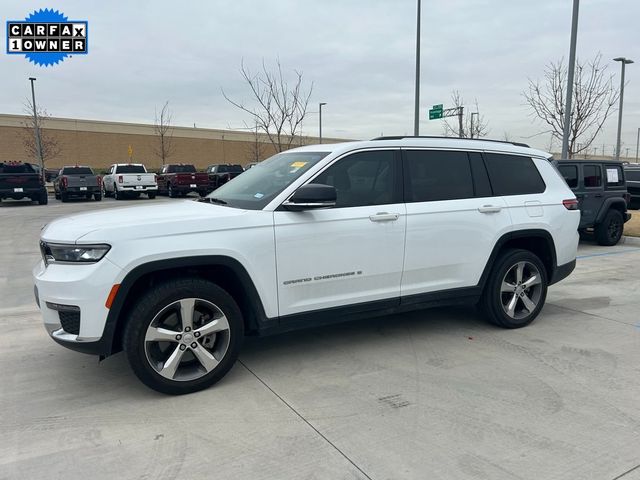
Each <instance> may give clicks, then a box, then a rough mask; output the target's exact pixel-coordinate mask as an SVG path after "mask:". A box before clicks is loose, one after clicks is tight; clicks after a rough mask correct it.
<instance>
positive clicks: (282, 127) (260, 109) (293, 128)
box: [222, 60, 313, 152]
mask: <svg viewBox="0 0 640 480" xmlns="http://www.w3.org/2000/svg"><path fill="white" fill-rule="evenodd" d="M240 74H241V76H242V78H243V80H244V81H245V82H246V84H247V85H248V86H249V90H250V91H251V95H252V97H253V103H254V104H255V106H247V105H246V104H245V103H242V102H236V101H234V100H231V99H230V98H229V97H228V96H227V94H226V93H225V91H224V90H222V95H223V96H224V98H225V99H226V100H227V101H228V102H229V103H231V104H232V105H234V106H235V107H237V108H239V109H240V110H242V111H244V112H246V113H248V114H249V115H251V116H252V120H253V122H252V123H255V124H257V125H258V129H259V130H260V131H262V132H263V133H264V134H265V135H266V136H267V138H268V139H269V142H271V144H272V145H273V146H274V148H275V150H276V152H282V151H284V150H288V149H289V148H291V147H292V146H293V145H294V144H295V142H296V139H295V137H296V135H299V133H300V129H301V124H302V121H303V120H304V117H305V115H306V114H307V105H308V104H309V98H310V97H311V92H312V90H313V83H312V84H311V86H310V87H309V90H308V92H305V90H304V88H303V75H302V72H299V71H297V70H296V71H295V76H294V79H293V82H292V83H289V81H288V80H287V79H286V78H285V75H284V74H283V72H282V66H281V65H280V61H279V60H276V66H275V69H274V70H269V69H268V68H267V65H266V64H265V62H264V60H263V62H262V70H261V71H259V72H258V73H251V72H250V71H249V70H248V69H247V68H246V67H245V65H244V62H242V63H241V64H240Z"/></svg>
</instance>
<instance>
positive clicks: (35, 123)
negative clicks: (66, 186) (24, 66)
mask: <svg viewBox="0 0 640 480" xmlns="http://www.w3.org/2000/svg"><path fill="white" fill-rule="evenodd" d="M29 81H30V82H31V99H32V103H33V129H34V130H35V135H36V152H37V154H38V162H40V175H42V177H43V178H44V161H43V159H42V143H40V124H39V122H38V110H37V109H36V90H35V87H34V85H33V82H35V81H36V79H35V77H29Z"/></svg>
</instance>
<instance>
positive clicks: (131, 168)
mask: <svg viewBox="0 0 640 480" xmlns="http://www.w3.org/2000/svg"><path fill="white" fill-rule="evenodd" d="M116 173H146V171H145V169H144V167H143V166H142V165H118V166H117V167H116Z"/></svg>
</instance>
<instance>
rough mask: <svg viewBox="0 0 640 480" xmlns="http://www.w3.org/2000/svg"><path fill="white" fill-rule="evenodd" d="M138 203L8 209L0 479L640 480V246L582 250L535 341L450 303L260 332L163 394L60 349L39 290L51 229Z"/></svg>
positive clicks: (2, 235)
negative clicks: (92, 212) (35, 279)
mask: <svg viewBox="0 0 640 480" xmlns="http://www.w3.org/2000/svg"><path fill="white" fill-rule="evenodd" d="M161 201H171V200H167V199H156V200H155V202H161ZM144 202H149V200H146V199H140V200H136V201H129V202H117V203H116V202H115V201H113V200H110V199H105V200H103V201H102V202H83V201H82V202H73V203H68V204H62V203H60V202H58V201H55V200H51V204H49V205H48V206H37V205H18V204H17V203H15V204H13V203H12V204H10V203H9V202H2V204H0V225H1V226H2V228H1V229H0V431H1V432H2V433H1V434H0V479H14V478H15V479H38V478H51V479H54V478H64V479H86V478H91V479H103V478H104V479H114V478H117V479H149V480H151V479H154V480H155V479H165V480H168V479H173V478H188V479H211V478H217V479H227V478H233V479H374V480H381V479H400V478H402V479H429V480H432V479H447V480H448V479H456V480H457V479H460V480H465V479H487V480H501V479H505V480H507V479H509V480H512V479H532V480H540V479H567V480H569V479H571V480H573V479H597V480H614V479H616V480H617V479H623V480H638V479H640V409H639V403H638V400H639V399H640V368H639V365H640V315H639V314H638V312H640V295H638V290H639V288H640V270H639V269H638V265H639V264H640V246H638V245H632V244H625V245H621V246H617V247H610V248H603V247H598V246H595V245H592V244H589V243H587V244H584V245H582V246H581V247H580V252H579V255H580V258H579V259H578V266H577V268H576V271H575V272H574V273H573V274H572V275H571V276H570V277H569V278H568V279H566V280H565V281H563V282H562V283H560V284H558V285H555V286H553V287H551V288H550V290H549V296H548V300H547V305H546V306H545V308H544V310H543V311H542V313H541V315H540V316H539V317H538V319H537V320H536V321H535V322H534V323H533V324H532V325H531V326H529V327H527V328H524V329H520V330H514V331H506V330H501V329H498V328H494V327H492V326H490V325H488V324H486V323H485V322H484V321H483V320H482V318H481V317H480V316H479V314H478V313H477V312H476V311H475V310H474V309H473V308H447V309H436V310H429V311H422V312H414V313H411V314H405V315H395V316H389V317H383V318H376V319H372V320H365V321H359V322H355V323H350V324H344V325H339V326H334V327H328V328H322V329H313V330H307V331H302V332H296V333H290V334H286V335H281V336H277V337H271V338H262V339H258V338H250V339H248V340H247V342H246V343H245V347H244V350H243V353H242V354H241V361H240V362H239V363H238V364H236V366H235V367H234V368H233V369H232V371H231V372H230V373H229V374H228V375H227V376H226V377H225V378H224V379H223V380H222V381H221V382H220V383H218V384H217V385H216V386H214V387H213V388H211V389H209V390H207V391H204V392H200V393H196V394H192V395H187V396H182V397H168V396H163V395H160V394H157V393H155V392H153V391H150V390H148V389H147V388H146V387H144V386H143V385H142V384H141V383H140V382H138V380H137V379H136V378H135V377H134V376H133V374H132V373H131V371H130V370H129V367H128V365H127V363H126V361H125V359H124V357H123V355H116V356H114V357H111V358H108V359H107V360H105V361H104V362H102V363H98V361H97V359H96V358H94V357H91V356H87V355H82V354H79V353H75V352H71V351H68V350H66V349H64V348H62V347H60V346H58V345H57V344H55V343H54V342H53V341H51V340H50V339H49V338H48V337H47V335H46V333H45V331H44V328H43V327H42V325H41V321H40V317H39V313H38V310H37V308H36V306H35V303H34V300H33V293H32V286H31V280H30V275H31V268H32V266H33V264H34V263H35V262H36V261H37V260H38V257H39V253H38V246H37V238H38V232H39V230H40V228H41V226H42V225H43V224H45V223H46V222H48V221H50V220H51V219H53V218H55V217H58V216H60V215H63V214H66V213H71V212H77V211H83V210H87V209H97V208H99V209H103V208H107V207H110V206H115V205H118V206H120V204H121V203H123V204H133V203H135V204H139V203H144Z"/></svg>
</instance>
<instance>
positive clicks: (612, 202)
mask: <svg viewBox="0 0 640 480" xmlns="http://www.w3.org/2000/svg"><path fill="white" fill-rule="evenodd" d="M617 205H621V206H622V214H623V215H624V213H625V212H626V211H627V202H625V200H624V198H620V197H610V198H607V199H606V200H605V201H604V203H603V204H602V207H600V211H599V212H598V216H597V217H596V219H595V221H594V223H600V222H602V220H604V217H605V215H606V214H607V213H608V212H609V210H611V208H615V209H616V210H619V209H618V208H616V206H617Z"/></svg>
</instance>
